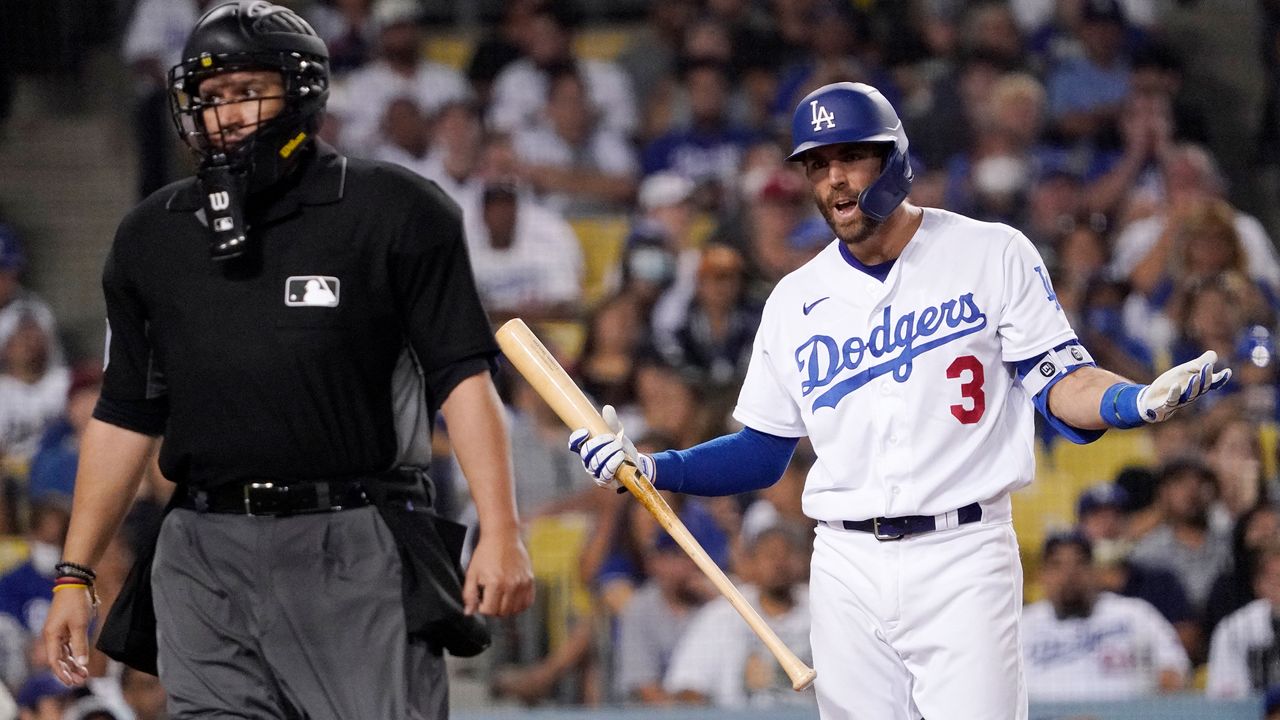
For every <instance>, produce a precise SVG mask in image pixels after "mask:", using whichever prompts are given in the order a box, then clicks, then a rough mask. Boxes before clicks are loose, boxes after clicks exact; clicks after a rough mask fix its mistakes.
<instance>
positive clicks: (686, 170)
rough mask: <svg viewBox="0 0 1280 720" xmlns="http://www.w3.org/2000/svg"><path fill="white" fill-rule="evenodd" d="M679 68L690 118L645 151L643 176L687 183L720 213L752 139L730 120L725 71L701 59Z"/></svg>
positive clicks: (748, 132) (720, 64)
mask: <svg viewBox="0 0 1280 720" xmlns="http://www.w3.org/2000/svg"><path fill="white" fill-rule="evenodd" d="M681 65H682V67H681V70H680V76H681V80H682V83H681V88H680V89H681V90H682V91H683V93H682V95H683V97H684V98H685V99H686V100H687V102H688V106H689V117H688V119H687V120H683V121H677V122H676V123H675V125H674V126H673V127H672V128H671V129H670V130H669V131H667V132H666V133H664V134H662V135H660V136H658V137H656V138H654V139H653V140H652V141H651V142H650V143H649V144H648V145H646V146H645V148H644V153H643V156H644V173H645V174H646V175H652V174H653V173H657V172H663V171H667V172H674V173H677V174H679V175H682V176H684V177H686V178H689V179H690V180H693V181H694V182H695V183H696V184H699V185H701V186H703V188H704V193H705V195H704V197H705V198H706V199H707V201H708V206H709V207H710V208H711V209H716V208H721V207H723V206H724V205H725V204H726V202H727V197H726V194H727V191H728V190H729V189H730V188H732V187H733V186H734V184H735V182H736V180H737V178H738V172H739V169H740V168H741V165H742V156H743V155H744V154H745V153H746V151H747V148H748V147H749V146H750V145H751V143H752V142H753V141H754V140H755V137H756V136H755V133H753V132H752V131H750V130H747V129H746V128H744V127H741V126H739V125H737V124H735V123H734V122H732V121H731V120H730V118H729V112H728V102H729V93H730V90H731V88H732V86H731V84H730V81H729V68H728V66H727V65H725V64H723V63H721V62H720V61H718V60H714V59H704V58H686V59H685V60H683V61H682V63H681Z"/></svg>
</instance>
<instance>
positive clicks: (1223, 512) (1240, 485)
mask: <svg viewBox="0 0 1280 720" xmlns="http://www.w3.org/2000/svg"><path fill="white" fill-rule="evenodd" d="M1211 416H1216V421H1215V422H1209V423H1206V425H1205V428H1204V435H1203V436H1202V437H1201V448H1202V449H1203V452H1204V459H1205V462H1206V463H1207V464H1208V465H1209V469H1211V470H1212V471H1213V475H1214V477H1215V478H1217V481H1218V487H1217V492H1216V493H1215V495H1216V500H1215V501H1214V503H1213V507H1211V508H1210V510H1209V524H1210V525H1211V526H1212V527H1213V528H1214V529H1215V530H1216V531H1217V532H1220V533H1223V534H1229V533H1230V532H1231V531H1232V528H1234V527H1235V525H1236V523H1237V522H1239V520H1240V519H1241V518H1242V517H1244V514H1245V513H1247V512H1249V511H1250V510H1252V509H1253V508H1255V507H1257V506H1258V505H1259V504H1260V503H1262V502H1263V501H1265V500H1266V499H1267V498H1266V488H1265V486H1264V482H1265V479H1264V478H1263V475H1262V474H1263V469H1262V443H1261V440H1260V439H1259V436H1258V425H1257V424H1256V423H1255V422H1253V421H1252V420H1250V419H1249V418H1247V417H1242V416H1240V415H1234V414H1233V415H1231V416H1227V417H1223V416H1221V415H1216V414H1211Z"/></svg>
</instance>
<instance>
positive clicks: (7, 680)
mask: <svg viewBox="0 0 1280 720" xmlns="http://www.w3.org/2000/svg"><path fill="white" fill-rule="evenodd" d="M34 639H35V636H34V635H32V634H31V630H29V629H28V628H27V626H26V625H24V624H23V623H22V621H21V620H19V619H18V618H16V617H14V616H12V615H10V614H9V613H6V612H0V718H3V717H13V716H12V715H9V714H6V713H5V710H4V705H5V703H4V699H5V698H4V695H3V693H4V692H6V691H7V690H8V689H9V688H17V687H19V686H21V685H22V681H23V680H25V679H26V677H27V675H28V674H29V673H30V665H29V663H28V659H29V657H30V656H29V655H28V653H29V651H30V648H29V647H28V646H29V645H30V644H31V642H32V640H34ZM14 712H17V710H14Z"/></svg>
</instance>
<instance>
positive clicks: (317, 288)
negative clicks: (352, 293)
mask: <svg viewBox="0 0 1280 720" xmlns="http://www.w3.org/2000/svg"><path fill="white" fill-rule="evenodd" d="M340 288H341V286H340V285H339V283H338V278H336V277H330V276H327V275H294V276H293V277H290V278H289V279H288V280H285V283H284V304H285V305H288V306H289V307H338V299H339V296H340V294H341V291H340Z"/></svg>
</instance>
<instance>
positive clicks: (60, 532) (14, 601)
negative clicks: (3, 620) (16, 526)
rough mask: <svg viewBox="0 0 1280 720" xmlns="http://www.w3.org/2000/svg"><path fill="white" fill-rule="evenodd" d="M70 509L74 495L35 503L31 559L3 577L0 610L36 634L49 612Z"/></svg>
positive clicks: (0, 578)
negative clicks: (58, 499)
mask: <svg viewBox="0 0 1280 720" xmlns="http://www.w3.org/2000/svg"><path fill="white" fill-rule="evenodd" d="M70 511H71V508H70V498H63V499H62V500H61V501H60V502H55V501H54V500H53V499H46V500H44V501H42V502H34V503H32V504H31V510H30V514H29V519H30V528H29V529H28V530H27V532H26V533H25V538H26V541H27V550H28V552H29V555H28V557H27V561H26V562H24V563H22V564H21V565H18V566H17V567H15V568H13V569H12V570H10V571H9V572H7V573H5V574H4V575H3V576H0V612H3V613H7V614H8V615H9V616H11V617H14V618H17V619H18V621H20V622H21V623H22V624H23V625H24V626H26V628H27V631H28V632H30V633H32V634H33V635H37V636H38V635H39V634H40V630H41V629H42V628H43V627H44V618H45V614H46V613H48V611H49V599H50V595H51V593H50V588H52V587H53V581H54V578H55V577H56V573H55V571H54V567H53V566H54V565H57V564H58V561H59V560H60V559H61V558H62V542H63V540H64V539H65V538H66V536H67V522H68V520H69V519H70V516H71V515H70Z"/></svg>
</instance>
